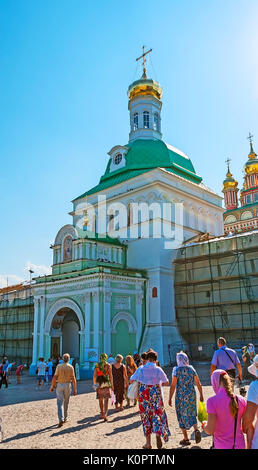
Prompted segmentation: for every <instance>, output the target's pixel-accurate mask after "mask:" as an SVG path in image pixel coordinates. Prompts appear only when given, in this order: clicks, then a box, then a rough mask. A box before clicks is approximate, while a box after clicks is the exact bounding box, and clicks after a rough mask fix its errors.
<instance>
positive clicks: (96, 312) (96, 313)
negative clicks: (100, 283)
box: [92, 292, 99, 349]
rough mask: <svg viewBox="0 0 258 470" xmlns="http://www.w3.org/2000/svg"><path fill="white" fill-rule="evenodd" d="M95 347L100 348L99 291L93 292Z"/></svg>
mask: <svg viewBox="0 0 258 470" xmlns="http://www.w3.org/2000/svg"><path fill="white" fill-rule="evenodd" d="M92 297H93V321H94V331H93V338H94V340H93V347H94V348H96V349H99V292H93V294H92Z"/></svg>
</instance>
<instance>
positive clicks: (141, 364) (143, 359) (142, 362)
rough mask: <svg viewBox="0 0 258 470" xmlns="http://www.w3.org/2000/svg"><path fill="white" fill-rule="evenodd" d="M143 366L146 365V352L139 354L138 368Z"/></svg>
mask: <svg viewBox="0 0 258 470" xmlns="http://www.w3.org/2000/svg"><path fill="white" fill-rule="evenodd" d="M145 364H147V353H146V352H143V353H142V354H141V362H140V364H139V367H140V366H145Z"/></svg>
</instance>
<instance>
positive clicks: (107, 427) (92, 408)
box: [0, 365, 248, 450]
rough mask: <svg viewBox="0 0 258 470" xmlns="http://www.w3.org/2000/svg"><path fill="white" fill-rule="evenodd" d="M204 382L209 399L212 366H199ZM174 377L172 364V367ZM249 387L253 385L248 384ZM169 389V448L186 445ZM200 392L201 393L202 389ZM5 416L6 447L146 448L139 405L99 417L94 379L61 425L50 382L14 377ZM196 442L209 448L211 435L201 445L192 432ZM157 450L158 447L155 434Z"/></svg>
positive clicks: (4, 398) (3, 395) (5, 392)
mask: <svg viewBox="0 0 258 470" xmlns="http://www.w3.org/2000/svg"><path fill="white" fill-rule="evenodd" d="M196 369H197V371H198V373H199V376H200V378H201V381H202V383H203V385H204V386H203V390H204V398H205V401H207V398H208V397H210V396H212V395H213V391H212V387H211V386H210V385H205V383H206V382H207V383H209V375H208V376H207V377H206V374H207V371H208V369H207V367H206V366H203V365H196ZM166 372H167V373H168V374H170V375H169V377H171V368H170V369H166ZM247 388H248V387H247ZM168 393H169V387H164V396H165V407H166V412H167V416H168V423H169V428H170V431H171V437H170V439H169V441H168V443H167V444H166V445H165V446H164V448H167V449H171V448H173V449H175V448H181V446H180V445H179V441H180V440H181V439H182V434H181V431H180V429H179V426H178V423H177V419H176V413H175V406H174V398H173V406H172V408H170V407H169V406H168ZM197 394H198V391H197ZM0 404H1V408H0V418H2V429H3V439H2V442H1V443H0V450H1V449H132V448H133V449H141V448H142V445H143V443H144V436H143V432H142V426H141V420H140V416H139V412H138V407H137V406H135V407H130V408H127V407H126V408H125V409H124V411H119V412H116V411H115V410H114V407H112V406H111V404H110V411H109V421H108V422H107V423H105V422H103V420H102V419H100V418H99V408H98V401H97V400H96V394H95V392H94V391H93V389H92V382H91V381H89V380H84V381H79V382H78V395H76V396H71V399H70V404H69V422H67V423H66V424H65V425H64V426H63V427H62V428H58V427H57V423H58V419H57V405H56V397H55V392H53V393H50V392H49V385H47V384H46V385H44V389H43V390H36V379H35V377H29V376H27V375H23V376H22V384H21V385H17V384H16V383H15V377H12V378H11V384H10V386H9V387H8V389H5V387H2V389H1V390H0ZM189 438H190V439H191V444H192V445H191V446H189V447H188V448H199V449H200V448H206V449H207V448H209V447H210V446H211V441H212V439H211V437H210V436H207V435H205V434H204V433H202V441H201V443H199V444H198V445H196V444H195V441H194V434H193V429H191V430H190V431H189ZM153 448H156V445H155V439H154V436H153Z"/></svg>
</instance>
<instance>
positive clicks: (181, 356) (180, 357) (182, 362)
mask: <svg viewBox="0 0 258 470" xmlns="http://www.w3.org/2000/svg"><path fill="white" fill-rule="evenodd" d="M176 362H177V365H178V367H185V366H189V359H188V356H187V354H185V353H184V352H183V351H180V352H179V353H177V355H176Z"/></svg>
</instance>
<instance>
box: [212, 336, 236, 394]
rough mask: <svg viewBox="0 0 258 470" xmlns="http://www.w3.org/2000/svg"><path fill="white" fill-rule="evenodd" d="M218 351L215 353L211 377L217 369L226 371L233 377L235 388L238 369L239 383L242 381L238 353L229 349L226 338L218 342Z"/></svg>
mask: <svg viewBox="0 0 258 470" xmlns="http://www.w3.org/2000/svg"><path fill="white" fill-rule="evenodd" d="M217 346H218V349H217V351H215V352H214V354H213V357H212V361H211V375H212V373H213V372H214V371H215V370H216V369H222V370H225V371H226V372H227V373H228V375H229V376H230V377H231V380H232V385H233V387H234V380H235V377H236V369H235V368H236V367H237V369H238V378H239V381H240V382H241V381H242V367H241V364H240V361H239V358H238V356H237V353H236V351H234V350H233V349H230V348H228V347H227V342H226V340H225V338H222V337H220V338H219V339H218V342H217Z"/></svg>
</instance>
